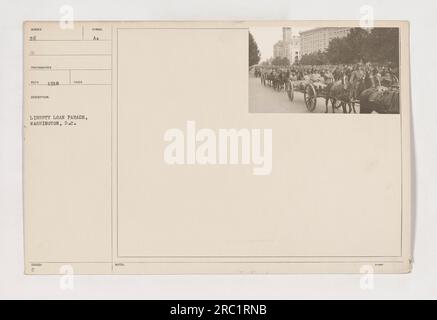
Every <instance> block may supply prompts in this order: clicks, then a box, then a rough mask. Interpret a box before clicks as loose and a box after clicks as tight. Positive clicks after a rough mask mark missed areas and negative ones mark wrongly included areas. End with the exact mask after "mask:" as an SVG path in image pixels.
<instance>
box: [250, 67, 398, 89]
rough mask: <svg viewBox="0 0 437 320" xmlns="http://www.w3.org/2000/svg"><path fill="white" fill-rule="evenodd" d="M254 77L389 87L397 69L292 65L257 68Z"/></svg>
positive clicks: (392, 82) (395, 82)
mask: <svg viewBox="0 0 437 320" xmlns="http://www.w3.org/2000/svg"><path fill="white" fill-rule="evenodd" d="M255 76H258V77H262V78H265V79H277V80H278V81H279V82H283V81H286V80H288V79H291V80H296V81H298V80H316V81H321V82H325V83H330V82H332V81H339V80H343V79H346V81H349V82H351V83H353V82H355V80H357V79H361V80H364V81H366V82H367V83H368V85H367V87H374V88H376V87H379V86H383V87H390V86H392V85H395V84H397V83H398V79H399V68H398V67H397V66H393V65H391V64H372V63H357V64H349V65H313V66H308V65H292V66H289V67H284V66H259V67H257V68H255Z"/></svg>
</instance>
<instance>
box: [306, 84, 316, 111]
mask: <svg viewBox="0 0 437 320" xmlns="http://www.w3.org/2000/svg"><path fill="white" fill-rule="evenodd" d="M304 99H305V104H306V106H307V109H308V111H309V112H313V111H314V110H315V109H316V105H317V92H316V89H315V88H314V86H313V85H312V84H308V85H307V86H306V87H305V93H304Z"/></svg>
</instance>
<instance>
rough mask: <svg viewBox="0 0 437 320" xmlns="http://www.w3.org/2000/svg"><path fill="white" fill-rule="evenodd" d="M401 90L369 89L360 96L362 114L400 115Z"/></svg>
mask: <svg viewBox="0 0 437 320" xmlns="http://www.w3.org/2000/svg"><path fill="white" fill-rule="evenodd" d="M399 109H400V105H399V90H398V89H394V88H391V89H384V90H380V89H378V88H369V89H366V90H364V91H363V92H362V93H361V95H360V113H372V112H373V111H375V112H377V113H385V114H396V113H399Z"/></svg>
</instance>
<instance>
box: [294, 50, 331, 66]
mask: <svg viewBox="0 0 437 320" xmlns="http://www.w3.org/2000/svg"><path fill="white" fill-rule="evenodd" d="M299 63H300V64H302V65H323V64H328V63H329V60H328V57H327V55H326V53H324V52H321V51H319V52H313V53H310V54H304V55H303V56H302V58H301V59H300V62H299Z"/></svg>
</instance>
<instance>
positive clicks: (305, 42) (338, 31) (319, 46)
mask: <svg viewBox="0 0 437 320" xmlns="http://www.w3.org/2000/svg"><path fill="white" fill-rule="evenodd" d="M349 32H350V28H331V27H328V28H317V29H311V30H307V31H302V32H300V42H301V50H300V51H301V54H302V55H304V54H310V53H314V52H319V51H321V52H323V51H326V49H328V46H329V42H331V40H332V39H335V38H343V37H346V36H347V35H348V34H349Z"/></svg>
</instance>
